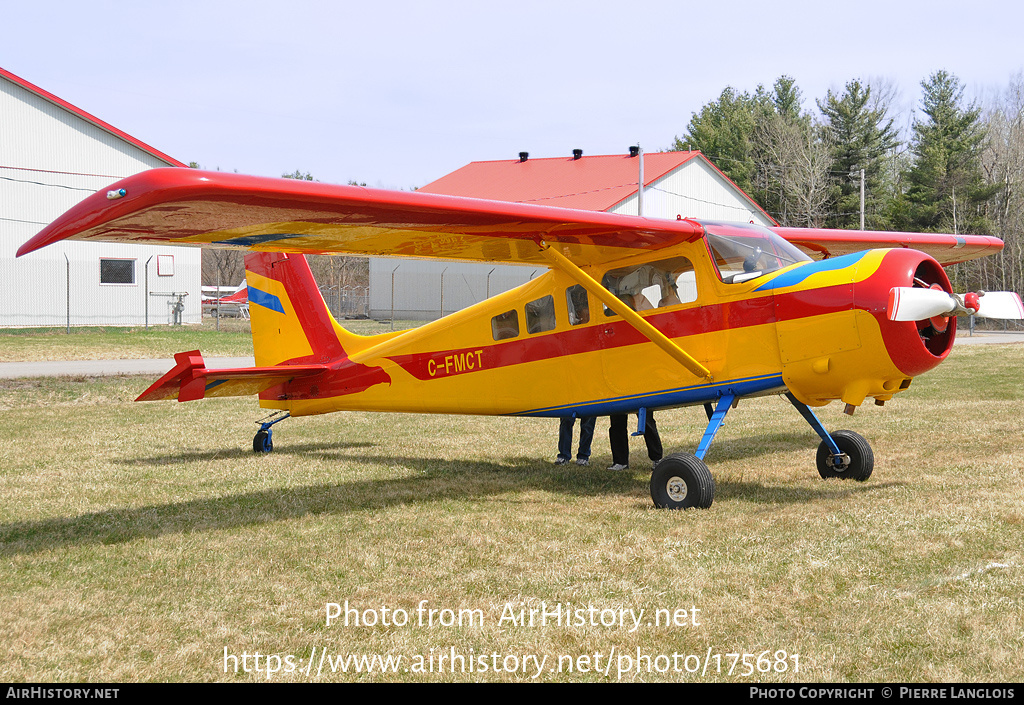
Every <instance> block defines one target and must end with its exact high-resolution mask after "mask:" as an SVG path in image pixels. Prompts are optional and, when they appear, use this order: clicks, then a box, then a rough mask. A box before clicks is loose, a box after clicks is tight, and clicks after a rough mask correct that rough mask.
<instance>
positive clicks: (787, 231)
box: [772, 228, 1003, 267]
mask: <svg viewBox="0 0 1024 705" xmlns="http://www.w3.org/2000/svg"><path fill="white" fill-rule="evenodd" d="M772 230H774V231H775V232H777V233H778V234H779V235H782V237H784V238H786V239H787V240H789V241H790V242H792V243H793V244H794V245H796V246H797V247H799V248H800V249H802V250H803V251H804V252H806V253H807V254H809V255H810V256H811V257H814V258H815V259H822V258H823V257H838V256H839V255H846V254H850V253H851V252H860V251H862V250H869V249H872V248H875V247H908V248H912V249H915V250H920V251H922V252H924V253H926V254H929V255H931V256H932V257H934V258H935V259H936V260H938V261H939V264H941V265H942V266H943V267H948V266H949V265H951V264H956V263H958V262H966V261H967V260H971V259H977V258H979V257H987V256H988V255H992V254H995V253H996V252H999V251H1000V250H1001V249H1003V241H1002V240H1000V239H999V238H996V237H989V236H987V235H948V234H943V233H889V232H881V231H870V230H826V229H824V228H772Z"/></svg>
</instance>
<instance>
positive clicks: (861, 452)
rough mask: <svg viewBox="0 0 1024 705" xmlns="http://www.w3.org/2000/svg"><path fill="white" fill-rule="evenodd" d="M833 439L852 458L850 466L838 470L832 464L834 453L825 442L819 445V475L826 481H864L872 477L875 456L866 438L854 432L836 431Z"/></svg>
mask: <svg viewBox="0 0 1024 705" xmlns="http://www.w3.org/2000/svg"><path fill="white" fill-rule="evenodd" d="M832 439H833V440H834V441H835V442H836V445H837V446H839V450H841V451H842V452H843V453H846V454H847V455H848V456H850V464H849V465H847V466H846V467H845V468H841V469H840V468H836V467H834V466H833V464H832V451H831V450H829V448H828V445H826V443H825V441H822V442H821V443H820V444H819V445H818V457H817V462H818V474H819V475H821V476H822V478H824V479H826V480H827V479H829V478H830V477H838V478H839V479H841V480H857V481H858V482H864V480H866V479H868V478H869V477H871V471H872V470H874V469H875V454H874V453H872V452H871V446H870V445H868V442H867V441H866V440H864V436H862V435H860V434H859V433H854V432H853V431H835V432H833V433H832Z"/></svg>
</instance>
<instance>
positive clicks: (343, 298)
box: [320, 286, 370, 319]
mask: <svg viewBox="0 0 1024 705" xmlns="http://www.w3.org/2000/svg"><path fill="white" fill-rule="evenodd" d="M320 294H321V296H323V297H324V301H325V302H326V303H327V308H328V310H330V312H331V315H333V316H334V317H335V318H336V319H343V318H368V317H369V315H370V295H369V291H368V287H365V286H322V287H320Z"/></svg>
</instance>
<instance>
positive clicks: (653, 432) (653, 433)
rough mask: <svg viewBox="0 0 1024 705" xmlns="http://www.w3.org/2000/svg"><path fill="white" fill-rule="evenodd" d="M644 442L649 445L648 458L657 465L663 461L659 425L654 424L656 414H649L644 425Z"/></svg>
mask: <svg viewBox="0 0 1024 705" xmlns="http://www.w3.org/2000/svg"><path fill="white" fill-rule="evenodd" d="M644 441H645V442H646V443H647V457H648V458H650V459H651V462H653V463H657V462H658V461H659V460H661V457H662V453H663V452H664V449H663V448H662V447H661V436H659V435H658V424H656V423H654V414H653V413H651V412H650V411H648V412H647V420H646V422H645V425H644Z"/></svg>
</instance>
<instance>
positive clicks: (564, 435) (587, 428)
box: [558, 416, 597, 460]
mask: <svg viewBox="0 0 1024 705" xmlns="http://www.w3.org/2000/svg"><path fill="white" fill-rule="evenodd" d="M596 423H597V417H596V416H584V417H582V418H580V446H579V452H578V453H577V454H576V457H577V458H579V459H580V460H587V459H588V458H590V444H591V443H592V442H593V441H594V425H595V424H596ZM575 426H576V419H575V418H573V417H572V416H563V417H562V422H561V423H560V424H559V426H558V457H559V458H564V459H565V460H572V430H573V428H574V427H575Z"/></svg>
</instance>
